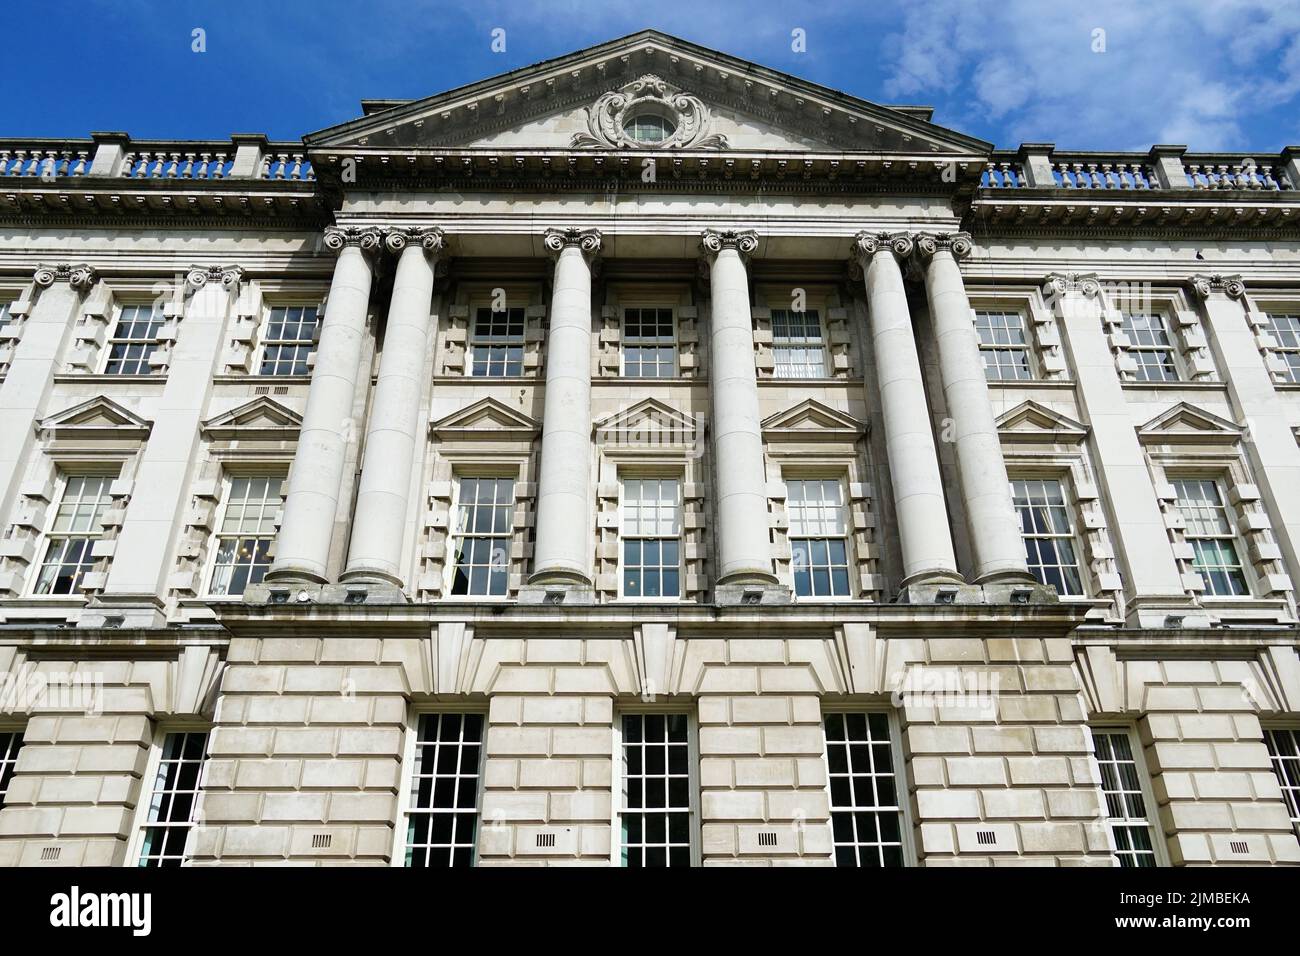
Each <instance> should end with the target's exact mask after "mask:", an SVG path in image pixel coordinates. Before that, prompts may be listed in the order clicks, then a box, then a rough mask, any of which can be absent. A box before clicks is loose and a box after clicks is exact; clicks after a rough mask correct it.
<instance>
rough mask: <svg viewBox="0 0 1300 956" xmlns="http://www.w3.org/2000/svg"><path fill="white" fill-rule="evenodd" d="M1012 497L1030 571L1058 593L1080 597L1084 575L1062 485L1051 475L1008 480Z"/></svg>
mask: <svg viewBox="0 0 1300 956" xmlns="http://www.w3.org/2000/svg"><path fill="white" fill-rule="evenodd" d="M1011 497H1012V500H1013V501H1014V502H1015V506H1016V511H1017V512H1018V513H1019V514H1020V534H1021V536H1022V537H1023V538H1024V541H1025V560H1026V561H1027V563H1028V565H1029V573H1030V574H1032V575H1033V576H1034V577H1035V578H1037V579H1038V583H1039V584H1044V585H1049V586H1051V587H1054V588H1056V593H1057V594H1060V595H1063V596H1070V597H1078V596H1081V595H1082V594H1083V593H1084V590H1083V575H1082V574H1080V572H1079V556H1078V553H1077V551H1076V550H1075V536H1074V523H1073V521H1072V520H1071V508H1070V504H1069V502H1067V501H1066V498H1065V488H1064V486H1063V485H1062V484H1061V482H1060V481H1057V480H1056V479H1054V478H1017V479H1015V480H1013V481H1012V482H1011Z"/></svg>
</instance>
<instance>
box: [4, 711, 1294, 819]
mask: <svg viewBox="0 0 1300 956" xmlns="http://www.w3.org/2000/svg"><path fill="white" fill-rule="evenodd" d="M1264 743H1265V744H1266V745H1267V746H1268V757H1269V760H1270V762H1271V763H1272V764H1273V772H1274V773H1275V774H1277V782H1278V785H1279V786H1280V787H1281V788H1282V799H1283V800H1285V801H1286V812H1287V814H1288V815H1289V816H1290V817H1291V826H1292V827H1294V828H1295V832H1296V835H1297V836H1300V728H1297V727H1266V728H1264ZM0 790H3V787H0ZM3 802H4V801H3V793H0V804H3Z"/></svg>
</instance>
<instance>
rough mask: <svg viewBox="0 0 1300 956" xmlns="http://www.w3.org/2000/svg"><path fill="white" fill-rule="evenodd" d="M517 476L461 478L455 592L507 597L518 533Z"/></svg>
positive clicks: (454, 525) (455, 518) (455, 531)
mask: <svg viewBox="0 0 1300 956" xmlns="http://www.w3.org/2000/svg"><path fill="white" fill-rule="evenodd" d="M514 509H515V483H514V479H513V478H495V477H493V478H469V477H466V478H461V479H459V480H458V482H457V500H456V507H455V509H454V513H453V515H452V529H453V539H454V543H453V552H454V554H455V563H454V566H453V568H452V580H451V593H452V594H453V595H465V596H470V595H474V596H479V597H505V596H506V594H507V593H508V591H509V580H510V549H511V542H512V538H513V534H514Z"/></svg>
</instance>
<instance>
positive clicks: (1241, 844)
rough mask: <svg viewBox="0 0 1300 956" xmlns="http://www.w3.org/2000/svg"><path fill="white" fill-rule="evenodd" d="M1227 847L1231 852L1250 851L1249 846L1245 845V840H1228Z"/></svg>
mask: <svg viewBox="0 0 1300 956" xmlns="http://www.w3.org/2000/svg"><path fill="white" fill-rule="evenodd" d="M1228 848H1229V849H1231V850H1232V852H1233V853H1249V852H1250V847H1249V846H1247V845H1246V841H1245V840H1230V841H1229V842H1228Z"/></svg>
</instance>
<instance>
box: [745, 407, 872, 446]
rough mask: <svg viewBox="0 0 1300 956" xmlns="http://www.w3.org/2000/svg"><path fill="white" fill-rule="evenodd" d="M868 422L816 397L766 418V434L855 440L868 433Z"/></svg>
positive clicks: (764, 424)
mask: <svg viewBox="0 0 1300 956" xmlns="http://www.w3.org/2000/svg"><path fill="white" fill-rule="evenodd" d="M867 427H868V426H867V423H866V422H862V421H859V420H858V419H856V418H854V417H853V416H852V415H850V414H848V413H847V412H842V411H840V410H839V409H837V408H831V407H830V406H829V405H824V404H822V403H821V402H819V401H817V400H816V399H813V398H808V399H804V400H803V401H802V402H800V403H799V404H797V405H793V406H791V407H790V408H787V409H786V410H785V411H782V412H777V413H776V414H775V415H769V416H768V417H767V418H765V419H763V422H762V429H763V435H764V436H765V437H766V438H768V439H769V440H772V439H781V438H786V439H797V440H800V441H810V440H811V441H829V440H836V441H843V440H846V439H847V440H850V441H856V440H857V439H858V438H859V437H861V436H862V435H865V434H866V433H867Z"/></svg>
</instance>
